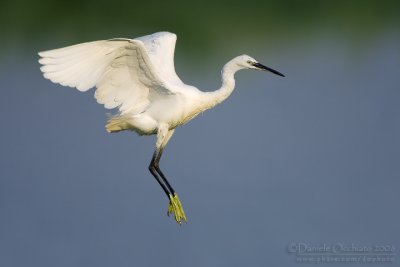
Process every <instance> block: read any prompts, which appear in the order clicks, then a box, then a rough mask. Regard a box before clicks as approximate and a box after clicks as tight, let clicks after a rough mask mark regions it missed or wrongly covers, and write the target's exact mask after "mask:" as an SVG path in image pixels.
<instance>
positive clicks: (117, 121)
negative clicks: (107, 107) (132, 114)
mask: <svg viewBox="0 0 400 267" xmlns="http://www.w3.org/2000/svg"><path fill="white" fill-rule="evenodd" d="M129 128H130V124H129V121H128V118H127V117H126V116H119V115H116V116H112V117H110V118H109V119H108V121H107V124H106V130H107V132H109V133H116V132H120V131H124V130H127V129H129Z"/></svg>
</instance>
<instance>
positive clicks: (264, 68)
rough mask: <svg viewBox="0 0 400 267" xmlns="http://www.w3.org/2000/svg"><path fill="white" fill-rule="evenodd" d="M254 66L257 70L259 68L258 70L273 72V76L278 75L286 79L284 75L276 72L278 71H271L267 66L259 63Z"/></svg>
mask: <svg viewBox="0 0 400 267" xmlns="http://www.w3.org/2000/svg"><path fill="white" fill-rule="evenodd" d="M253 66H254V67H256V68H258V69H260V70H266V71H269V72H272V73H273V74H276V75H279V76H282V77H285V75H283V74H282V73H280V72H279V71H276V70H274V69H271V68H269V67H267V66H264V65H263V64H261V63H258V62H257V63H253Z"/></svg>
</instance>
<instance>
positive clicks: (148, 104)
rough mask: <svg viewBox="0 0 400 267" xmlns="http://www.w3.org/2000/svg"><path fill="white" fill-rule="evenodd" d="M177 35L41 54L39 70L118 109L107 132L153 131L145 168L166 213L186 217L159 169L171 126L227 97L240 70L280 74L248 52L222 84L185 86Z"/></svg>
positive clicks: (178, 218)
mask: <svg viewBox="0 0 400 267" xmlns="http://www.w3.org/2000/svg"><path fill="white" fill-rule="evenodd" d="M175 43H176V35H175V34H173V33H168V32H159V33H155V34H152V35H147V36H143V37H139V38H136V39H125V38H116V39H110V40H102V41H95V42H87V43H82V44H77V45H73V46H68V47H64V48H60V49H55V50H50V51H45V52H40V53H39V56H40V57H41V58H40V59H39V62H40V64H42V65H43V66H42V67H41V71H42V72H43V75H44V77H45V78H47V79H49V80H51V81H52V82H54V83H59V84H61V85H64V86H69V87H74V88H76V89H78V90H79V91H82V92H84V91H87V90H89V89H90V88H92V87H96V88H97V90H96V92H95V98H96V100H97V102H98V103H100V104H103V105H104V107H105V108H107V109H113V108H118V109H119V113H118V114H117V115H116V116H114V117H112V118H111V119H110V120H109V121H108V123H107V125H106V128H107V130H108V131H109V132H118V131H122V130H132V131H135V132H137V133H139V134H141V135H143V134H145V135H150V134H157V143H156V150H155V152H154V155H153V159H152V161H151V164H150V166H149V169H150V171H151V173H152V174H153V176H154V177H155V178H156V179H157V181H158V182H159V183H160V185H161V186H162V188H163V190H164V191H165V193H166V194H167V196H168V198H169V200H170V206H169V208H168V214H169V213H171V212H172V213H174V215H175V219H176V221H177V222H178V223H180V222H181V221H182V220H185V221H186V216H185V214H184V212H183V209H182V206H181V203H180V201H179V199H178V196H177V195H176V193H175V191H174V190H173V189H172V187H171V185H170V184H169V183H168V181H167V179H166V178H165V176H164V174H163V173H162V172H161V170H160V168H159V160H160V158H161V155H162V152H163V149H164V147H165V145H166V144H167V142H168V140H169V139H170V138H171V136H172V134H173V132H174V129H175V128H176V127H177V126H179V125H181V124H184V123H186V122H187V121H189V120H190V119H192V118H194V117H195V116H196V115H198V114H199V113H200V112H202V111H204V110H206V109H209V108H212V107H214V106H215V105H217V104H218V103H221V102H222V101H223V100H225V99H226V98H227V97H228V96H229V95H230V94H231V92H232V91H233V89H234V86H235V80H234V74H235V72H236V71H238V70H240V69H245V68H247V69H261V70H267V71H270V72H273V73H275V74H278V75H281V76H283V75H282V74H281V73H279V72H277V71H275V70H273V69H270V68H268V67H266V66H264V65H262V64H260V63H258V62H257V61H256V60H255V59H254V58H252V57H249V56H247V55H242V56H239V57H236V58H234V59H232V60H231V61H229V62H228V63H227V64H226V65H225V66H224V68H223V70H222V87H221V88H220V89H218V90H216V91H214V92H202V91H200V90H198V89H197V88H195V87H193V86H190V85H186V84H184V83H183V82H182V81H181V79H180V78H179V77H178V75H177V74H176V72H175V67H174V51H175Z"/></svg>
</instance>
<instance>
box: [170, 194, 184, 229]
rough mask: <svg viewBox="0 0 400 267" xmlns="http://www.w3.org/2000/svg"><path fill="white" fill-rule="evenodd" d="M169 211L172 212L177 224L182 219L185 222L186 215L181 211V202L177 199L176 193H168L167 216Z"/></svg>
mask: <svg viewBox="0 0 400 267" xmlns="http://www.w3.org/2000/svg"><path fill="white" fill-rule="evenodd" d="M171 213H174V216H175V221H176V222H177V223H179V224H181V223H182V219H183V220H184V221H185V222H186V215H185V212H184V211H183V208H182V204H181V202H180V201H179V198H178V195H177V194H176V193H175V194H174V195H169V206H168V211H167V215H168V216H169V215H170V214H171Z"/></svg>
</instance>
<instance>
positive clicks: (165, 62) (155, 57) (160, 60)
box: [136, 32, 182, 83]
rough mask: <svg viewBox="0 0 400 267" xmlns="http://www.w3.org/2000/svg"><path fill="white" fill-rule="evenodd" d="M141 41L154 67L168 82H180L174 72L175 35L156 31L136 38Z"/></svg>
mask: <svg viewBox="0 0 400 267" xmlns="http://www.w3.org/2000/svg"><path fill="white" fill-rule="evenodd" d="M136 40H140V41H142V42H143V44H144V46H145V47H146V50H147V53H148V55H149V58H150V60H151V62H152V63H153V66H154V68H155V69H156V70H157V73H159V74H160V76H161V77H162V78H163V79H165V80H166V81H169V82H174V83H182V81H181V79H180V78H179V77H178V75H177V74H176V72H175V64H174V53H175V44H176V35H175V34H173V33H170V32H157V33H154V34H151V35H146V36H143V37H139V38H136Z"/></svg>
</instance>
